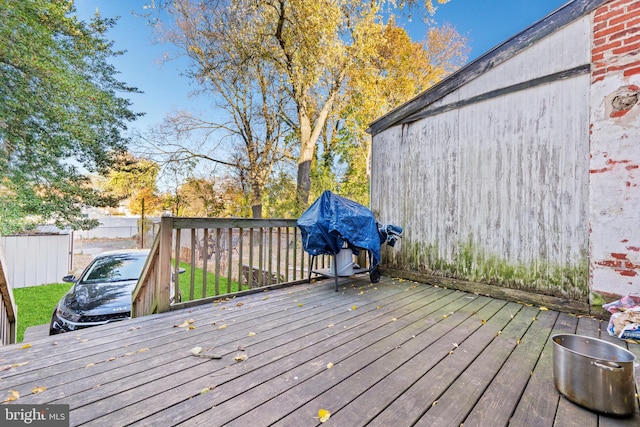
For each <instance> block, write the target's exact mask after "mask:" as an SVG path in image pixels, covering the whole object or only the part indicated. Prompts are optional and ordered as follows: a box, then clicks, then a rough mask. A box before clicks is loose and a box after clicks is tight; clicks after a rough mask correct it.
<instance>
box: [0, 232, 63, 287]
mask: <svg viewBox="0 0 640 427" xmlns="http://www.w3.org/2000/svg"><path fill="white" fill-rule="evenodd" d="M0 239H1V244H2V246H3V247H4V254H5V259H6V261H7V265H6V269H7V271H6V273H8V278H9V283H11V284H12V285H13V287H14V288H24V287H28V286H39V285H44V284H48V283H60V282H62V277H63V276H66V275H67V274H69V271H70V270H71V269H72V259H73V258H72V253H71V251H72V235H71V234H70V233H68V234H33V235H16V236H2V237H0Z"/></svg>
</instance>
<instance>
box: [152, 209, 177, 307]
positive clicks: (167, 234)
mask: <svg viewBox="0 0 640 427" xmlns="http://www.w3.org/2000/svg"><path fill="white" fill-rule="evenodd" d="M160 222H161V223H160V248H159V249H160V251H159V255H158V256H159V260H158V261H159V272H158V273H159V276H160V277H158V280H157V281H156V286H157V287H156V295H157V298H158V313H163V312H165V311H169V305H170V303H171V286H172V285H173V283H172V282H173V280H171V243H172V242H171V241H172V237H173V217H171V216H163V217H162V218H161V220H160ZM178 256H179V254H178ZM177 265H179V264H177ZM176 275H177V274H176Z"/></svg>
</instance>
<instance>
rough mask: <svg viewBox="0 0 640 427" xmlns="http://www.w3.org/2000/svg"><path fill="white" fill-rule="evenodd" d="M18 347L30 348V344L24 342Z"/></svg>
mask: <svg viewBox="0 0 640 427" xmlns="http://www.w3.org/2000/svg"><path fill="white" fill-rule="evenodd" d="M20 348H31V344H25V345H23V346H22V347H20Z"/></svg>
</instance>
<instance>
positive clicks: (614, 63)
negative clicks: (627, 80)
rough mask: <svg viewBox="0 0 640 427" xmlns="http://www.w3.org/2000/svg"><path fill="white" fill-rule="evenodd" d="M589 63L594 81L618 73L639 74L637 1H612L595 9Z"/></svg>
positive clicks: (638, 4) (638, 13)
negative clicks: (621, 71)
mask: <svg viewBox="0 0 640 427" xmlns="http://www.w3.org/2000/svg"><path fill="white" fill-rule="evenodd" d="M591 62H592V65H593V69H592V75H593V79H594V81H598V80H602V79H603V78H604V77H605V75H606V74H607V73H610V72H616V71H620V70H624V71H623V73H624V75H625V76H630V75H633V74H640V1H638V0H614V1H611V2H609V3H606V4H605V5H603V6H601V7H600V8H599V9H597V10H596V12H595V16H594V29H593V49H592V51H591Z"/></svg>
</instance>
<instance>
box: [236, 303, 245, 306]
mask: <svg viewBox="0 0 640 427" xmlns="http://www.w3.org/2000/svg"><path fill="white" fill-rule="evenodd" d="M243 305H244V303H243V302H239V303H237V304H236V307H242V306H243Z"/></svg>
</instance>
